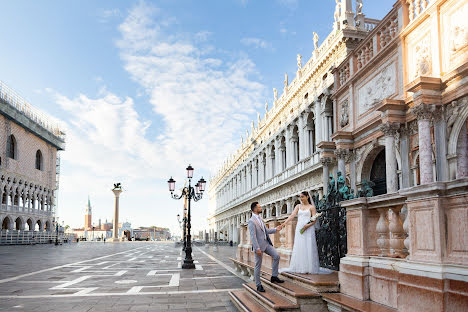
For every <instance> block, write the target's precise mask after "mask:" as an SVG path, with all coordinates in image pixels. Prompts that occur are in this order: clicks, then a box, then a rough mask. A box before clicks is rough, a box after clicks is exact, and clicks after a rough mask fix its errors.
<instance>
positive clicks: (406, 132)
mask: <svg viewBox="0 0 468 312" xmlns="http://www.w3.org/2000/svg"><path fill="white" fill-rule="evenodd" d="M399 131H400V136H402V137H404V136H409V135H410V134H411V133H412V132H411V131H412V130H411V129H410V127H401V128H400V130H399Z"/></svg>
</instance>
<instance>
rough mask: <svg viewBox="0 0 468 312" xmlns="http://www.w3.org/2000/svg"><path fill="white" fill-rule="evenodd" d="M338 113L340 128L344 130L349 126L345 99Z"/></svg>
mask: <svg viewBox="0 0 468 312" xmlns="http://www.w3.org/2000/svg"><path fill="white" fill-rule="evenodd" d="M340 111H341V114H340V126H341V128H344V127H346V126H347V125H348V124H349V104H348V100H347V99H346V100H344V101H343V102H342V103H341V108H340Z"/></svg>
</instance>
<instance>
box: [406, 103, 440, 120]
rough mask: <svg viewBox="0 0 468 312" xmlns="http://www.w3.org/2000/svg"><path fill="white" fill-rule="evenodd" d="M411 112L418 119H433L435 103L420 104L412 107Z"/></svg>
mask: <svg viewBox="0 0 468 312" xmlns="http://www.w3.org/2000/svg"><path fill="white" fill-rule="evenodd" d="M411 113H413V114H414V115H416V117H417V118H418V120H431V118H432V115H433V113H434V105H431V104H419V105H418V106H415V107H413V108H412V109H411Z"/></svg>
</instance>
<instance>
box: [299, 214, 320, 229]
mask: <svg viewBox="0 0 468 312" xmlns="http://www.w3.org/2000/svg"><path fill="white" fill-rule="evenodd" d="M321 215H322V213H321V212H317V213H316V214H314V215H313V216H312V217H311V218H310V220H309V222H307V224H309V223H312V222H315V221H316V220H317V219H318V217H320V216H321ZM307 224H306V225H307ZM304 231H305V227H303V228H302V229H301V230H300V231H299V232H300V233H301V234H304Z"/></svg>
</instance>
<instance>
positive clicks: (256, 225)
mask: <svg viewBox="0 0 468 312" xmlns="http://www.w3.org/2000/svg"><path fill="white" fill-rule="evenodd" d="M248 226H249V232H250V241H251V242H252V250H253V251H254V252H255V270H254V275H255V284H256V285H257V286H260V285H261V284H262V283H261V281H260V269H261V267H262V256H259V255H257V253H256V250H257V249H260V250H261V251H262V252H264V253H266V254H267V255H270V256H271V257H272V258H273V267H272V276H278V266H279V260H280V256H279V255H278V253H277V252H276V249H275V248H274V247H273V243H272V242H271V240H270V237H269V236H268V234H273V233H276V229H268V228H267V227H266V226H265V224H264V223H263V221H262V222H261V224H260V222H259V220H258V219H256V216H255V214H252V217H251V218H250V220H249V225H248ZM262 228H263V229H262ZM265 233H266V235H265ZM265 236H266V237H265Z"/></svg>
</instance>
